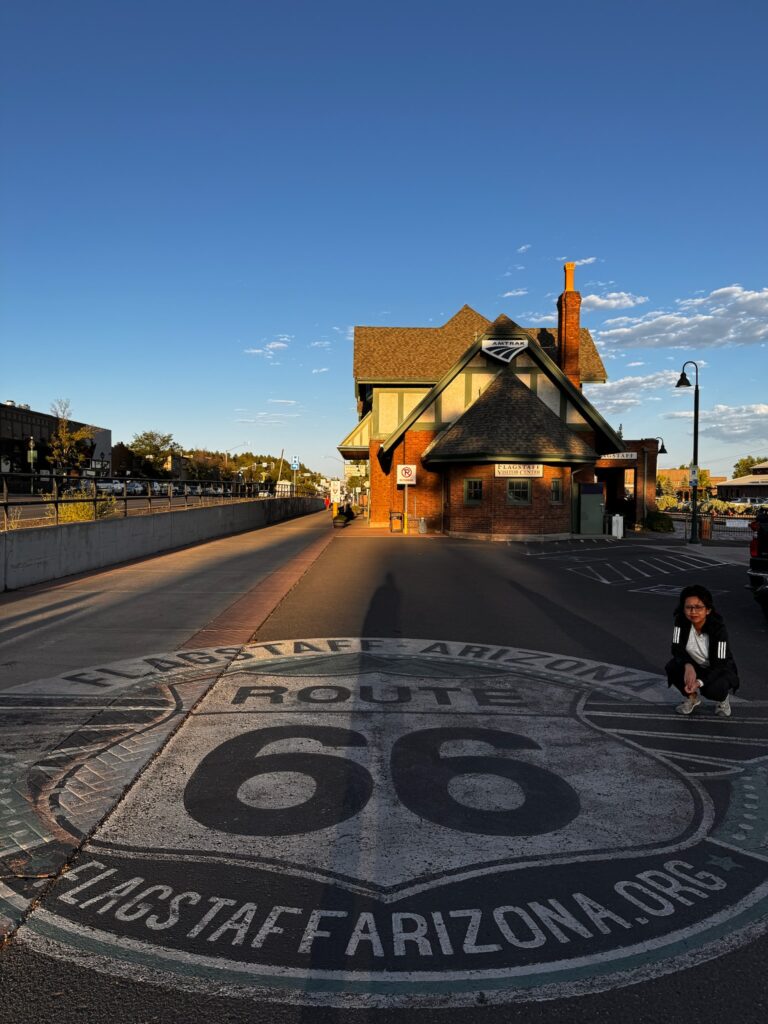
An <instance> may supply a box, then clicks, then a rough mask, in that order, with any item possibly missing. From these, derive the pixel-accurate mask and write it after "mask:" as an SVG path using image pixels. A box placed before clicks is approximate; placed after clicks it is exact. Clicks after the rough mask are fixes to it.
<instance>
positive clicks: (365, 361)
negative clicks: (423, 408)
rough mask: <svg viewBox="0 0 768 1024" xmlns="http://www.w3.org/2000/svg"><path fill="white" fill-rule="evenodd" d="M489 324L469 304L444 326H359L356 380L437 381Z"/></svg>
mask: <svg viewBox="0 0 768 1024" xmlns="http://www.w3.org/2000/svg"><path fill="white" fill-rule="evenodd" d="M489 326H490V320H486V318H485V317H484V316H482V315H481V314H480V313H477V312H476V311H475V310H474V309H472V308H471V307H470V306H466V305H465V306H462V307H461V309H460V310H459V311H458V313H456V315H455V316H452V317H451V319H450V320H449V321H448V322H447V323H445V324H443V326H442V327H355V352H354V365H353V373H354V376H355V380H356V381H360V380H367V381H394V380H404V381H411V382H420V383H428V384H433V383H434V382H435V381H436V380H438V378H440V377H442V375H443V374H444V373H445V371H446V370H447V369H448V368H449V367H450V366H452V365H453V363H455V362H456V360H457V359H458V358H459V356H460V355H461V354H462V352H464V351H465V350H466V349H467V347H468V346H469V345H471V344H472V342H473V341H474V340H475V338H476V337H477V336H478V334H482V332H483V331H485V330H487V329H488V327H489Z"/></svg>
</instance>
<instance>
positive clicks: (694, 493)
mask: <svg viewBox="0 0 768 1024" xmlns="http://www.w3.org/2000/svg"><path fill="white" fill-rule="evenodd" d="M686 366H692V367H693V368H694V369H695V371H696V376H695V377H694V380H695V381H696V383H695V385H694V387H693V462H692V463H691V469H690V474H689V477H688V482H689V483H690V485H691V538H690V543H691V544H700V543H701V541H700V540H699V364H698V363H695V362H694V361H693V360H692V359H689V360H688V361H687V362H685V363H683V368H682V370H681V371H680V380H679V381H678V382H677V384H675V387H676V388H689V387H690V386H691V382H690V381H689V380H688V377H687V375H686V372H685V368H686Z"/></svg>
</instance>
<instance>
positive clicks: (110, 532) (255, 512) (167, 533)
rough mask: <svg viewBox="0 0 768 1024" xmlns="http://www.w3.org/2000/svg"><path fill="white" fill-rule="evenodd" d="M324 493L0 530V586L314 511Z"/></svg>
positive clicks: (98, 566)
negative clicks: (304, 496)
mask: <svg viewBox="0 0 768 1024" xmlns="http://www.w3.org/2000/svg"><path fill="white" fill-rule="evenodd" d="M323 507H324V504H323V500H322V498H268V499H263V500H254V501H243V502H237V503H233V504H227V505H212V506H209V507H207V508H191V509H187V510H186V511H183V510H179V511H175V512H161V513H156V514H154V515H146V516H129V517H128V518H126V519H101V520H98V521H97V522H91V523H66V524H64V525H62V526H42V527H37V528H34V529H29V530H9V531H8V532H3V533H0V590H18V589H19V588H20V587H29V586H31V585H32V584H33V583H44V582H45V581H46V580H56V579H60V578H61V577H62V576H72V575H74V574H75V573H78V572H87V571H88V570H90V569H103V568H106V567H107V566H110V565H119V564H120V563H121V562H128V561H130V560H131V559H133V558H144V557H146V556H147V555H156V554H158V553H159V552H161V551H170V550H172V549H173V548H183V547H186V546H187V545H189V544H202V543H204V542H205V541H208V540H214V539H215V538H216V537H226V536H229V535H230V534H233V533H243V532H245V531H246V530H257V529H258V528H259V527H261V526H268V525H269V524H270V523H279V522H282V521H283V520H285V519H292V518H294V517H295V516H303V515H307V514H308V513H310V512H317V511H319V510H320V509H321V508H323Z"/></svg>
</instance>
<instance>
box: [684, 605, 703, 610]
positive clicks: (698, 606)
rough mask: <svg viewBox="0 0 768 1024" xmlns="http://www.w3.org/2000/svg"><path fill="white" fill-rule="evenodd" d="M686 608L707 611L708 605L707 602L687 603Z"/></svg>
mask: <svg viewBox="0 0 768 1024" xmlns="http://www.w3.org/2000/svg"><path fill="white" fill-rule="evenodd" d="M684 608H685V611H687V612H703V611H706V609H707V606H706V605H705V604H687V605H685V606H684Z"/></svg>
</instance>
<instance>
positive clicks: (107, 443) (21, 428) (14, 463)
mask: <svg viewBox="0 0 768 1024" xmlns="http://www.w3.org/2000/svg"><path fill="white" fill-rule="evenodd" d="M57 423H58V420H57V418H56V417H55V416H53V415H52V414H51V413H47V412H35V411H34V410H32V409H30V407H29V406H28V405H22V404H19V403H17V402H13V401H10V400H8V401H6V402H3V403H2V404H0V472H2V473H28V472H29V471H30V467H31V466H34V467H35V470H36V471H37V472H43V473H45V472H50V470H51V469H52V468H53V467H51V466H50V465H49V463H48V455H49V454H50V440H51V436H52V435H53V434H54V433H55V431H56V425H57ZM87 425H88V424H85V423H79V422H77V421H76V420H70V427H71V429H72V430H80V429H81V428H82V427H85V426H87ZM93 430H94V435H93V440H92V442H91V445H90V449H91V451H90V458H89V461H88V462H87V463H86V465H85V466H84V467H82V471H83V472H85V473H87V474H89V475H103V474H105V473H108V472H109V467H110V461H111V457H112V431H111V430H108V429H107V428H106V427H94V428H93ZM32 450H33V451H34V453H35V458H34V461H33V462H30V460H29V452H30V451H32Z"/></svg>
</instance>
